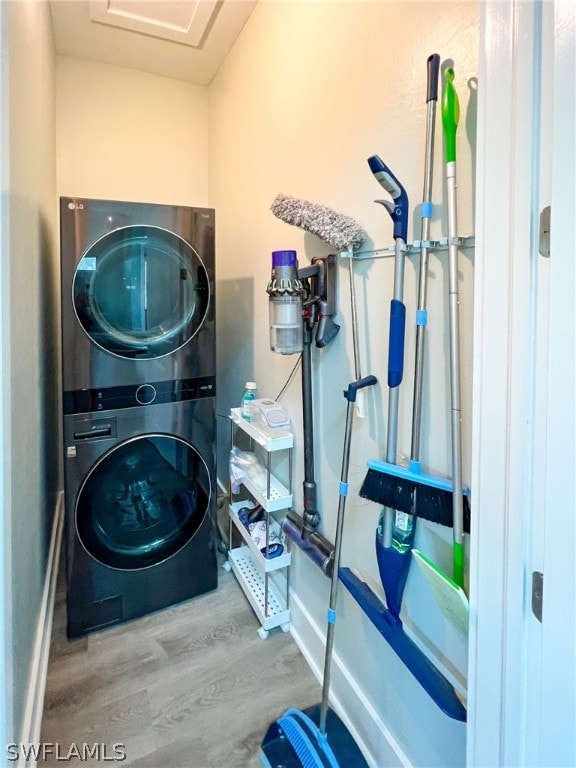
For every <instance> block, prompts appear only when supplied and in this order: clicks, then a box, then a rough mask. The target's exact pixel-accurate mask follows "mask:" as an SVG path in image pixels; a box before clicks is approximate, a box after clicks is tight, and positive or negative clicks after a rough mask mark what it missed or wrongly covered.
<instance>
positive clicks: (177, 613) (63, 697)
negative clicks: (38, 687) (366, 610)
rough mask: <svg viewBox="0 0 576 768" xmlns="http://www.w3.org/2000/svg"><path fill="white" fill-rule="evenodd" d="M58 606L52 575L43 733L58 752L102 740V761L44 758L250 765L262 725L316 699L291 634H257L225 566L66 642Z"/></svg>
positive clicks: (179, 767) (192, 767)
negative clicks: (179, 596) (208, 586)
mask: <svg viewBox="0 0 576 768" xmlns="http://www.w3.org/2000/svg"><path fill="white" fill-rule="evenodd" d="M222 560H223V558H222V556H219V563H220V566H221V563H222ZM63 570H64V568H63V567H61V570H60V573H61V576H62V574H63ZM65 614H66V610H65V592H64V586H63V584H62V579H60V586H59V590H58V598H57V604H56V611H55V616H54V626H53V633H52V644H51V652H50V661H49V669H48V682H47V688H46V700H45V709H44V720H43V726H42V736H41V740H42V742H43V743H49V744H58V745H59V747H58V749H59V755H60V756H62V755H67V754H69V749H70V745H72V744H75V745H76V746H77V747H79V748H81V745H82V744H84V743H86V744H89V745H93V744H95V743H98V744H102V743H105V744H106V745H107V747H106V751H103V750H102V748H100V749H101V757H106V758H107V759H106V760H104V759H102V760H100V761H98V760H96V759H89V760H84V761H81V760H75V759H74V758H73V759H72V760H70V761H69V762H68V761H66V762H64V763H63V762H61V760H58V759H56V756H53V757H48V758H47V759H46V760H45V761H44V762H42V763H41V764H42V766H55V765H67V766H80V765H82V766H90V765H99V764H102V765H108V766H111V765H115V764H117V765H124V766H128V765H129V766H131V767H132V766H133V767H134V768H257V767H258V766H260V759H259V749H260V743H261V741H262V738H263V736H264V734H265V733H266V729H267V727H268V724H269V723H270V722H271V721H273V720H275V719H276V718H277V717H278V716H280V715H281V714H282V713H283V712H284V711H285V710H286V709H287V708H288V707H291V706H294V707H297V708H298V709H301V708H304V707H307V706H309V705H311V704H314V703H316V702H318V701H319V700H320V686H319V685H318V683H317V681H316V679H315V678H314V676H313V674H312V672H311V670H310V668H309V667H308V665H307V664H306V662H305V660H304V658H303V657H302V655H301V654H300V652H299V650H298V648H297V647H296V644H295V643H294V641H293V640H292V638H291V636H290V635H289V634H284V633H283V632H282V631H281V630H280V629H278V630H272V631H271V632H270V636H269V637H268V639H267V640H261V639H260V638H259V637H258V635H257V629H258V627H259V624H258V620H257V619H256V617H255V615H254V613H253V612H252V609H251V608H250V605H249V603H248V601H247V599H246V597H245V596H244V594H243V592H242V591H241V589H240V587H239V586H238V584H237V582H236V580H235V578H234V576H233V575H232V574H231V573H226V572H225V571H224V570H223V569H222V567H219V586H218V589H217V590H216V591H215V592H211V593H209V594H206V595H202V596H200V597H197V598H194V599H192V600H190V601H188V602H186V603H183V604H181V605H178V606H174V607H172V608H168V609H167V610H164V611H161V612H158V613H155V614H152V615H150V616H145V617H143V618H141V619H138V620H136V621H132V622H129V623H127V624H123V625H120V626H116V627H112V628H109V629H107V630H104V631H102V632H97V633H94V634H91V635H88V636H86V637H83V638H80V639H76V640H67V638H66V616H65ZM114 744H123V745H125V753H126V759H125V760H123V761H122V762H118V763H116V762H113V761H112V760H111V757H112V756H113V755H114V751H113V749H114V748H113V745H114Z"/></svg>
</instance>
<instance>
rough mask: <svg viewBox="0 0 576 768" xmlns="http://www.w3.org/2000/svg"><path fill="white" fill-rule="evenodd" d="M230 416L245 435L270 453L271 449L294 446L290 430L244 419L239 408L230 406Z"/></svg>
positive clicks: (279, 449)
mask: <svg viewBox="0 0 576 768" xmlns="http://www.w3.org/2000/svg"><path fill="white" fill-rule="evenodd" d="M230 418H231V419H232V421H233V422H234V423H235V424H236V425H237V426H238V427H240V429H242V430H243V431H244V432H246V434H247V435H250V437H251V438H252V440H254V441H255V442H256V443H258V445H261V446H262V448H264V450H265V451H268V453H272V452H273V451H284V450H286V448H292V447H293V446H294V435H293V434H292V432H287V431H285V430H280V429H272V428H271V427H269V426H268V425H267V424H265V423H264V422H263V421H258V422H253V421H246V419H243V418H242V412H241V410H240V408H232V409H231V410H230Z"/></svg>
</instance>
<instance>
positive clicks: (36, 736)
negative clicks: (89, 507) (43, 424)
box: [18, 492, 64, 768]
mask: <svg viewBox="0 0 576 768" xmlns="http://www.w3.org/2000/svg"><path fill="white" fill-rule="evenodd" d="M63 498H64V494H63V493H62V492H60V493H59V494H58V499H57V502H56V509H55V511H54V520H53V523H52V535H51V538H50V551H49V553H48V562H47V564H46V577H45V581H44V592H43V595H42V604H41V606H40V612H39V614H38V625H37V629H36V638H35V642H34V653H33V657H32V666H31V671H30V680H29V684H28V691H27V694H26V706H25V710H24V722H23V726H22V734H21V737H20V743H21V744H37V743H38V742H39V741H40V730H41V727H42V714H43V711H44V694H45V692H46V675H47V673H48V657H49V654H50V639H51V636H52V619H53V617H54V603H55V600H56V579H57V576H58V563H59V561H60V546H61V543H62V530H63V527H64V503H63ZM25 766H26V768H35V766H36V761H33V760H32V759H31V760H28V761H26V758H25V757H24V755H23V754H22V753H21V754H20V759H19V761H18V768H24V767H25Z"/></svg>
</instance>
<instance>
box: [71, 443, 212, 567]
mask: <svg viewBox="0 0 576 768" xmlns="http://www.w3.org/2000/svg"><path fill="white" fill-rule="evenodd" d="M210 493H211V488H210V477H209V473H208V469H207V467H206V464H205V463H204V461H203V459H202V457H201V456H200V454H199V453H198V451H197V450H196V449H195V448H193V447H192V446H191V445H190V444H189V443H186V442H184V441H183V440H180V439H179V438H175V437H169V436H166V435H145V436H142V437H137V438H133V439H131V440H129V441H127V442H125V443H122V444H121V445H119V446H117V447H116V448H113V449H112V450H111V451H109V452H108V453H107V454H105V455H104V456H103V457H102V459H101V460H100V461H99V462H98V464H96V465H95V466H94V468H93V469H92V471H91V472H90V474H89V475H88V476H87V478H86V480H85V482H84V485H83V486H82V489H81V491H80V493H79V495H78V499H77V502H76V529H77V531H78V536H79V538H80V541H81V542H82V544H83V546H84V548H85V549H86V551H87V552H88V554H89V555H91V556H92V557H93V558H94V559H95V560H97V561H98V562H100V563H102V564H103V565H107V566H109V567H110V568H117V569H121V570H136V569H141V568H149V567H151V566H154V565H157V564H158V563H160V562H162V561H164V560H166V559H167V558H169V557H172V556H173V555H175V554H176V553H177V552H179V551H180V550H181V549H182V547H184V546H185V545H186V544H187V543H188V542H189V541H190V540H191V539H192V538H193V536H194V534H195V533H196V532H197V531H198V529H199V528H200V526H201V524H202V522H203V520H204V518H205V516H206V514H207V512H208V508H209V506H210V501H209V500H210Z"/></svg>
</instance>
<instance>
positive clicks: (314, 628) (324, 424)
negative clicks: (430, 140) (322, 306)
mask: <svg viewBox="0 0 576 768" xmlns="http://www.w3.org/2000/svg"><path fill="white" fill-rule="evenodd" d="M477 14H478V9H477V6H476V3H472V2H462V3H456V2H454V3H405V2H385V3H384V2H382V3H372V2H339V3H324V2H312V1H310V2H306V3H289V2H274V3H267V2H263V3H259V5H258V6H257V8H256V10H255V12H254V13H253V15H252V16H251V18H250V20H249V22H248V24H247V25H246V27H245V29H244V30H243V33H242V35H241V37H240V39H239V41H238V42H237V44H236V45H235V47H234V49H233V50H232V52H231V54H230V55H229V56H228V58H227V60H226V62H225V64H224V66H223V67H222V68H221V70H220V72H219V73H218V75H217V77H216V78H215V80H214V82H213V84H212V86H211V88H210V203H211V205H212V206H213V207H215V208H216V210H217V213H218V227H217V246H218V247H217V258H218V262H217V263H218V272H217V274H218V286H217V296H218V302H217V311H218V326H217V327H218V372H219V398H218V403H219V404H218V413H219V414H220V419H219V422H220V425H221V429H220V432H219V440H220V450H219V452H220V473H221V477H222V479H223V480H224V479H225V476H226V449H227V445H226V441H227V437H228V432H227V427H226V418H225V417H226V414H227V413H228V409H229V408H230V406H233V405H236V404H237V403H238V401H239V398H240V396H241V393H242V390H243V384H244V382H245V380H246V379H254V380H256V381H257V383H258V385H259V391H260V395H261V396H270V397H275V396H276V395H277V393H278V392H279V391H280V389H281V387H282V384H283V383H284V381H285V380H286V378H287V376H288V374H289V372H290V370H291V369H292V366H293V365H294V363H295V358H293V357H288V358H282V357H281V356H277V355H274V354H272V353H271V352H270V351H269V345H268V303H267V296H266V292H265V288H266V284H267V281H268V279H269V274H270V252H271V251H272V250H275V249H278V248H295V249H296V250H297V251H298V253H299V259H300V263H301V264H307V263H308V262H309V260H310V259H311V257H312V256H314V255H317V254H325V253H329V252H330V248H329V246H326V245H325V244H323V243H321V242H320V241H319V240H318V239H316V238H315V237H313V236H310V235H305V234H304V233H303V232H301V231H300V230H298V229H296V228H294V227H290V226H288V225H286V224H284V223H282V222H280V221H278V220H277V219H275V218H274V216H273V215H272V214H271V213H270V211H269V207H270V204H271V202H272V200H273V198H274V196H275V195H276V194H277V193H278V192H285V193H288V194H292V195H294V196H296V197H300V198H303V199H307V200H311V201H315V202H319V203H321V204H324V205H327V206H329V207H331V208H334V209H335V210H337V211H340V212H342V213H345V214H347V215H350V216H353V217H354V218H355V219H356V220H357V221H358V222H359V223H361V224H362V225H363V227H364V228H365V229H366V231H367V232H368V234H369V237H370V240H369V242H367V243H366V244H365V247H366V248H370V247H375V248H378V247H383V246H388V245H389V244H390V243H391V242H392V227H391V222H390V220H389V218H388V217H387V215H386V214H385V212H384V210H383V209H382V208H381V207H380V206H376V205H374V203H373V202H372V201H373V200H374V199H375V198H381V197H383V196H385V195H383V194H382V190H381V188H380V187H379V185H378V184H377V182H376V181H375V180H374V179H373V178H372V176H371V174H370V171H369V169H368V166H367V164H366V159H367V157H368V156H369V155H371V154H374V153H378V154H380V155H381V157H382V158H383V159H384V161H385V162H386V163H388V164H389V165H390V167H391V168H392V170H393V171H394V172H395V173H396V175H397V176H398V177H399V178H400V180H401V181H402V182H403V184H404V186H405V187H406V188H407V190H408V194H409V197H410V203H411V211H412V214H411V217H410V221H411V226H410V231H409V239H410V240H412V239H418V238H419V223H418V218H417V216H416V215H415V213H414V209H415V208H416V207H417V206H418V204H419V203H420V201H421V195H422V176H423V157H424V149H423V147H424V131H425V109H426V108H425V80H426V59H427V57H428V55H429V54H430V53H433V52H438V53H439V54H440V55H441V58H442V60H443V61H445V60H447V59H452V60H454V63H455V69H456V88H457V91H458V93H459V96H460V101H461V120H460V128H459V132H458V164H459V168H458V178H459V206H460V207H459V234H461V235H471V234H473V233H474V222H473V209H474V199H473V189H474V176H473V167H474V155H475V118H476V82H475V79H474V78H475V75H476V71H477V55H478V53H477V49H478V16H477ZM438 117H439V116H438ZM436 148H437V151H436V158H435V159H436V174H435V182H434V193H433V201H434V203H435V204H437V206H438V207H437V208H436V215H435V217H434V220H433V223H432V233H431V234H432V237H440V236H442V235H445V234H446V221H445V216H446V206H445V185H444V184H443V182H442V165H441V161H442V151H441V149H442V134H441V123H440V120H439V119H438V123H437V143H436ZM446 262H447V254H446V253H445V252H444V253H439V254H438V255H437V256H434V257H432V258H431V268H430V282H429V308H430V315H429V332H428V355H427V372H426V384H425V396H424V402H425V409H426V414H425V418H424V424H423V444H422V459H423V461H424V463H425V465H426V469H427V470H428V471H431V472H433V473H441V474H449V472H450V463H449V454H450V447H449V440H450V437H449V405H448V403H449V392H448V382H447V376H446V371H447V367H448V344H447V303H446V300H445V291H446V280H447V273H446ZM415 268H416V258H415V257H411V258H410V259H409V260H408V263H407V265H406V290H405V298H406V303H407V312H408V314H407V317H408V318H410V319H411V318H412V317H413V312H414V309H415V273H416V269H415ZM356 274H357V283H356V285H357V296H358V302H359V321H360V335H361V354H362V373H363V374H367V373H373V374H375V375H376V376H377V377H378V379H379V382H380V384H379V386H378V387H377V388H376V389H375V391H374V392H373V394H372V395H371V397H370V408H369V416H368V418H367V419H366V420H365V421H364V422H362V423H359V422H357V423H356V426H355V430H354V437H353V444H352V461H351V469H350V486H351V487H350V495H349V497H348V505H347V512H346V514H347V522H346V530H345V544H344V549H343V564H345V565H349V566H352V567H355V568H358V569H360V570H362V571H364V572H365V573H366V574H367V575H368V577H369V579H370V580H371V581H373V583H375V584H376V583H378V581H379V579H378V572H377V567H376V562H375V557H374V554H373V551H374V532H375V528H376V523H377V518H378V514H379V511H380V510H379V508H378V506H377V505H376V504H372V503H370V502H367V501H362V500H360V499H359V498H358V489H359V486H360V485H361V483H362V480H363V478H364V476H365V473H366V465H365V462H366V459H367V458H369V457H382V456H383V455H384V451H385V429H386V415H385V413H386V404H387V392H386V372H385V366H386V356H387V323H388V307H389V300H390V298H391V295H392V261H391V259H380V260H372V261H365V262H361V263H359V264H358V265H357V272H356ZM460 277H461V281H460V290H461V306H460V311H461V319H462V364H463V372H464V373H463V421H464V476H465V480H468V479H469V475H470V455H469V454H470V424H471V368H472V364H471V360H472V346H471V339H472V312H473V306H472V295H473V294H472V292H473V251H470V250H468V251H465V252H463V253H462V255H461V260H460ZM349 306H350V305H349V295H348V278H347V268H346V264H345V263H344V262H342V264H341V267H340V269H339V316H338V318H337V321H338V322H339V323H340V324H341V325H342V330H341V332H340V334H339V336H338V337H337V339H336V340H335V342H333V343H332V345H331V346H329V347H327V348H325V349H323V350H317V349H315V350H313V357H314V363H313V365H314V376H315V382H314V395H315V403H314V405H315V447H316V480H317V483H318V489H319V506H320V511H321V514H322V518H323V522H322V530H323V532H324V533H325V535H326V536H327V537H328V538H329V539H331V540H333V538H334V528H335V516H336V509H337V497H338V480H339V473H340V464H341V450H342V439H343V430H344V413H345V401H344V399H343V397H342V391H343V389H344V388H345V387H346V385H347V384H348V382H349V381H351V380H352V379H353V378H354V373H353V359H352V340H351V327H350V309H349ZM413 336H414V333H413V324H412V323H411V321H410V320H409V324H408V331H407V348H406V363H407V365H406V371H405V385H404V387H403V390H402V392H401V413H400V421H401V430H400V437H399V443H398V444H399V449H400V451H401V452H403V453H405V454H407V453H408V452H409V448H410V443H409V437H410V418H411V398H412V376H413V363H412V360H413V342H414V338H413ZM299 381H300V378H299V376H298V377H297V378H296V379H295V382H294V383H293V384H292V385H291V387H290V388H289V390H288V391H287V393H286V394H285V396H284V397H283V403H284V405H285V407H286V408H287V409H288V410H289V412H290V413H291V415H292V417H293V419H294V424H295V428H296V433H297V452H296V468H297V478H296V480H297V484H296V486H295V487H296V498H297V503H296V508H297V509H301V503H302V502H301V491H300V488H301V486H300V483H301V479H302V447H301V446H302V434H301V396H300V384H299ZM434 528H437V527H436V526H432V525H430V524H426V523H421V524H420V527H419V533H418V539H417V544H419V545H420V547H421V548H423V549H424V550H425V551H428V553H430V554H431V555H432V557H433V559H435V560H436V562H438V563H439V564H440V566H441V567H442V568H444V569H445V570H446V571H448V572H450V567H451V566H450V546H449V535H450V532H449V531H448V530H444V529H443V530H442V531H437V530H433V529H434ZM299 555H300V553H298V552H297V553H296V557H295V560H296V562H295V565H294V567H293V569H292V574H291V585H292V587H293V591H294V594H295V600H294V601H293V618H294V621H293V628H294V631H295V632H296V633H297V634H298V637H299V639H300V642H301V643H302V644H303V648H304V651H305V653H307V655H308V656H309V658H310V661H311V663H312V665H313V666H315V667H316V668H321V654H322V642H321V636H322V634H323V633H324V623H325V619H324V616H325V606H326V602H327V587H328V585H327V582H326V580H325V579H324V577H323V576H322V575H321V574H320V573H319V572H318V571H317V569H315V567H314V566H313V565H311V564H310V563H309V561H307V560H305V559H304V558H302V557H299ZM404 607H405V614H406V616H405V617H406V621H407V623H408V624H411V625H412V626H413V627H415V628H418V627H419V628H420V629H421V630H422V631H423V632H424V634H425V635H426V636H428V638H430V640H431V641H432V644H433V645H434V646H436V653H437V654H439V655H440V656H445V661H446V662H448V660H450V662H452V664H451V671H452V672H453V674H454V675H455V677H454V679H455V680H456V682H457V683H458V682H459V683H460V684H465V680H464V678H465V673H466V664H467V649H466V643H465V642H464V641H463V640H462V639H461V638H460V637H459V636H458V635H457V633H456V632H455V631H454V630H453V629H452V628H451V627H450V626H447V625H446V624H445V622H444V621H443V619H441V618H440V617H439V615H438V612H437V610H436V607H435V604H434V601H433V598H432V597H431V596H430V594H429V593H427V592H426V588H425V585H424V584H423V582H422V581H421V580H420V578H419V574H417V573H415V571H414V569H412V571H411V574H410V577H409V582H408V587H407V591H406V597H405V606H404ZM340 617H341V619H340V621H339V623H338V626H337V632H336V636H337V639H336V654H337V663H336V672H335V675H334V680H335V685H334V688H335V693H336V695H337V696H338V697H339V698H340V700H341V702H342V703H343V704H344V705H345V707H346V709H347V714H348V715H349V717H350V718H351V722H352V725H353V727H354V728H355V729H356V734H357V736H358V737H359V739H360V740H361V741H362V742H363V744H364V745H365V746H366V747H367V748H368V750H369V752H370V753H371V754H372V755H373V757H374V759H375V761H376V764H378V765H379V766H383V765H386V764H390V763H400V762H402V761H405V760H406V761H409V762H410V763H412V764H413V765H421V766H427V767H429V766H440V765H442V766H455V765H463V764H464V762H465V726H463V725H462V724H459V723H456V722H454V721H452V720H450V719H448V718H447V717H445V716H444V715H443V714H442V713H441V712H440V710H439V709H438V708H437V707H436V706H435V705H434V704H433V703H432V702H431V700H430V699H429V697H428V696H427V695H426V694H425V693H424V692H423V691H422V689H421V688H420V687H419V685H418V684H417V683H416V682H415V681H414V679H413V678H412V677H411V675H409V674H408V673H407V672H406V670H405V669H404V668H403V667H402V665H401V664H400V662H399V661H398V659H397V657H396V656H395V655H394V654H393V653H392V651H391V650H390V648H389V647H388V646H387V644H386V642H385V641H384V640H383V639H382V638H381V637H380V636H379V635H378V633H377V632H376V631H375V630H374V628H373V627H372V625H371V624H370V623H369V622H368V620H367V619H366V618H365V617H364V616H363V615H362V613H361V612H360V610H359V608H358V607H357V606H356V604H355V603H353V601H352V600H350V599H349V598H348V596H347V595H343V597H342V606H341V610H340ZM448 663H449V662H448Z"/></svg>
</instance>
